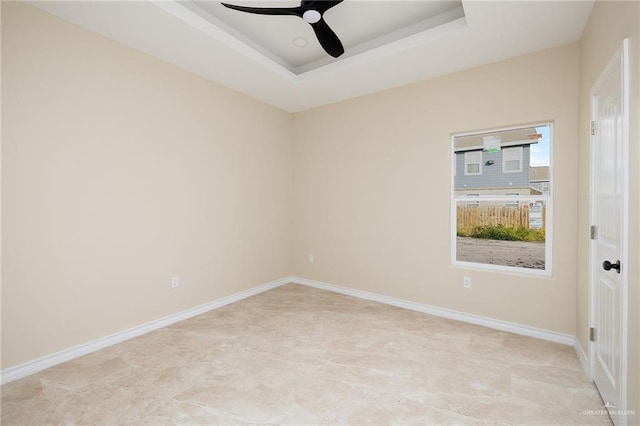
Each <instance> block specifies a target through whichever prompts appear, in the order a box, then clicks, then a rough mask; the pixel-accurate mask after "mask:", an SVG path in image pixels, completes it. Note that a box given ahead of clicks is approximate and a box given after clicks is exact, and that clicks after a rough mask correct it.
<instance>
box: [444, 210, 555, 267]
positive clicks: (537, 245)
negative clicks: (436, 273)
mask: <svg viewBox="0 0 640 426" xmlns="http://www.w3.org/2000/svg"><path fill="white" fill-rule="evenodd" d="M468 203H469V202H467V201H458V202H457V203H456V260H457V261H459V262H473V263H481V264H488V265H501V266H512V267H517V268H526V269H534V270H544V269H545V240H546V235H545V234H546V232H545V228H546V203H545V202H544V201H541V200H531V201H529V202H523V203H522V206H515V205H514V206H505V205H503V204H502V203H501V202H496V201H482V202H479V205H475V206H470V205H469V204H468Z"/></svg>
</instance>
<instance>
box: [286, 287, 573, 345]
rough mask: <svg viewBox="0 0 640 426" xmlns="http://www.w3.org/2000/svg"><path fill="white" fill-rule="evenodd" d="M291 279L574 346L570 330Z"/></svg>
mask: <svg viewBox="0 0 640 426" xmlns="http://www.w3.org/2000/svg"><path fill="white" fill-rule="evenodd" d="M290 281H291V282H293V283H296V284H302V285H306V286H309V287H315V288H319V289H322V290H329V291H333V292H336V293H341V294H346V295H348V296H354V297H358V298H360V299H366V300H372V301H374V302H380V303H384V304H387V305H391V306H397V307H399V308H404V309H409V310H412V311H417V312H423V313H425V314H431V315H436V316H439V317H444V318H449V319H454V320H458V321H463V322H468V323H471V324H476V325H481V326H484V327H489V328H493V329H496V330H502V331H508V332H511V333H515V334H520V335H523V336H529V337H535V338H537V339H542V340H548V341H551V342H556V343H561V344H563V345H569V346H573V345H574V344H575V342H576V337H575V336H572V335H570V334H563V333H558V332H555V331H551V330H544V329H541V328H536V327H530V326H528V325H522V324H516V323H512V322H508V321H502V320H497V319H493V318H487V317H483V316H480V315H473V314H468V313H465V312H459V311H454V310H451V309H445V308H439V307H437V306H430V305H423V304H421V303H416V302H410V301H408V300H402V299H396V298H393V297H389V296H383V295H380V294H376V293H369V292H366V291H361V290H354V289H351V288H347V287H340V286H337V285H333V284H327V283H323V282H320V281H313V280H308V279H305V278H300V277H290Z"/></svg>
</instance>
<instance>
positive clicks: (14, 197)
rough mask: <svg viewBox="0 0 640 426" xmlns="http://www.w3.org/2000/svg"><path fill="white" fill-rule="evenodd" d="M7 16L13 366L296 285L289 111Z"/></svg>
mask: <svg viewBox="0 0 640 426" xmlns="http://www.w3.org/2000/svg"><path fill="white" fill-rule="evenodd" d="M2 3H3V4H2V9H3V10H2V56H3V58H2V59H3V61H2V103H3V117H2V124H3V128H2V198H3V203H2V233H3V235H2V237H3V241H2V243H3V252H2V265H3V269H2V343H3V345H2V368H3V369H5V368H8V367H11V366H15V365H16V364H20V363H23V362H26V361H29V360H32V359H34V358H37V357H40V356H43V355H47V354H51V353H53V352H56V351H59V350H61V349H66V348H69V347H72V346H74V345H77V344H81V343H85V342H87V341H89V340H92V339H96V338H100V337H103V336H106V335H109V334H112V333H116V332H119V331H122V330H124V329H127V328H130V327H133V326H136V325H140V324H142V323H145V322H147V321H151V320H155V319H158V318H161V317H163V316H166V315H170V314H173V313H175V312H179V311H181V310H184V309H188V308H191V307H193V306H196V305H199V304H203V303H206V302H209V301H211V300H214V299H217V298H220V297H223V296H227V295H230V294H233V293H236V292H239V291H242V290H246V289H248V288H251V287H254V286H257V285H259V284H263V283H266V282H269V281H272V280H274V279H279V278H282V277H284V276H287V275H289V274H290V271H291V246H292V243H291V238H290V235H291V234H290V224H291V220H292V219H291V212H292V209H291V198H292V197H291V189H292V186H291V182H292V117H291V115H290V114H287V113H284V112H282V111H280V110H278V109H275V108H272V107H269V106H266V105H265V104H263V103H260V102H258V101H256V100H253V99H251V98H248V97H246V96H244V95H240V94H238V93H236V92H233V91H231V90H229V89H226V88H224V87H221V86H219V85H216V84H213V83H210V82H207V81H205V80H204V79H201V78H199V77H196V76H195V75H193V74H190V73H188V72H185V71H182V70H179V69H177V68H175V67H173V66H170V65H167V64H165V63H163V62H161V61H159V60H157V59H154V58H151V57H149V56H147V55H144V54H141V53H139V52H136V51H134V50H131V49H129V48H126V47H124V46H122V45H120V44H118V43H115V42H113V41H110V40H107V39H105V38H102V37H100V36H98V35H95V34H93V33H90V32H87V31H85V30H82V29H79V28H78V27H75V26H73V25H70V24H68V23H65V22H63V21H61V20H59V19H57V18H54V17H52V16H50V15H48V14H46V13H44V12H42V11H39V10H37V9H35V8H32V7H30V6H26V5H24V4H15V3H7V2H2ZM172 275H179V276H180V279H181V284H180V287H179V288H178V289H175V290H172V289H171V288H170V279H171V276H172Z"/></svg>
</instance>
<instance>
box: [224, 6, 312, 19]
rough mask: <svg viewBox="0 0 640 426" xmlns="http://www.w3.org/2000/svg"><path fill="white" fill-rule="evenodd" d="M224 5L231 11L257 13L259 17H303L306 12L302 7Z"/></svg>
mask: <svg viewBox="0 0 640 426" xmlns="http://www.w3.org/2000/svg"><path fill="white" fill-rule="evenodd" d="M222 5H223V6H225V7H228V8H229V9H233V10H239V11H240V12H247V13H255V14H257V15H294V16H299V17H302V13H303V12H304V11H303V10H301V8H300V7H248V6H236V5H235V4H228V3H222Z"/></svg>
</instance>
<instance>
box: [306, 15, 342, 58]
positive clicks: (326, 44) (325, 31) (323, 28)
mask: <svg viewBox="0 0 640 426" xmlns="http://www.w3.org/2000/svg"><path fill="white" fill-rule="evenodd" d="M311 27H312V28H313V31H315V33H316V37H318V41H319V42H320V45H321V46H322V48H323V49H324V50H325V51H326V52H327V53H328V54H329V55H331V56H333V57H334V58H337V57H338V56H340V55H342V54H343V53H344V47H343V46H342V43H341V42H340V39H339V38H338V36H337V35H336V33H334V32H333V30H332V29H331V28H330V27H329V25H328V24H327V23H326V21H325V20H324V19H320V20H319V21H318V22H316V23H315V24H311Z"/></svg>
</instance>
